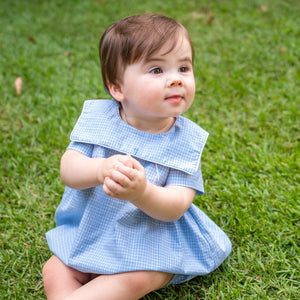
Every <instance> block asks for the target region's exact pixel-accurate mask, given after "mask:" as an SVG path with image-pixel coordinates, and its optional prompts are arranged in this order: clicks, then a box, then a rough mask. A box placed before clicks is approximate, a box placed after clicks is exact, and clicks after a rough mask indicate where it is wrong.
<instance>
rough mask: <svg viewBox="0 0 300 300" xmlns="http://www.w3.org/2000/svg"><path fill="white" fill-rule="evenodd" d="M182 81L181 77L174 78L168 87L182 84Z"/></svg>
mask: <svg viewBox="0 0 300 300" xmlns="http://www.w3.org/2000/svg"><path fill="white" fill-rule="evenodd" d="M182 85H183V84H182V81H181V80H180V79H173V80H171V81H170V82H169V84H168V87H173V86H182Z"/></svg>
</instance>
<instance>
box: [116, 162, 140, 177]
mask: <svg viewBox="0 0 300 300" xmlns="http://www.w3.org/2000/svg"><path fill="white" fill-rule="evenodd" d="M116 170H118V171H119V172H120V173H122V174H123V175H124V176H126V177H127V178H128V179H129V180H130V181H133V180H134V179H135V177H136V175H137V174H136V173H137V170H136V169H133V168H128V167H126V166H125V165H123V164H120V165H118V166H117V168H116Z"/></svg>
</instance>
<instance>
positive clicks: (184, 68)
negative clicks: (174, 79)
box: [178, 67, 190, 73]
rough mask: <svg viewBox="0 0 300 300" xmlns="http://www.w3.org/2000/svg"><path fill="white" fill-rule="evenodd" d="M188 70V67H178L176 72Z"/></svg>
mask: <svg viewBox="0 0 300 300" xmlns="http://www.w3.org/2000/svg"><path fill="white" fill-rule="evenodd" d="M189 70H190V68H189V67H180V68H179V69H178V72H183V73H184V72H188V71H189Z"/></svg>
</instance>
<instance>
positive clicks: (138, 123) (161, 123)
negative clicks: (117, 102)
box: [120, 108, 176, 134]
mask: <svg viewBox="0 0 300 300" xmlns="http://www.w3.org/2000/svg"><path fill="white" fill-rule="evenodd" d="M120 117H121V119H122V120H123V121H124V122H125V123H127V124H128V125H130V126H132V127H134V128H136V129H138V130H140V131H144V132H147V133H151V134H158V133H165V132H168V131H169V130H170V129H171V128H172V126H173V124H174V123H175V121H176V118H175V117H168V118H164V119H159V118H158V119H156V120H154V119H151V120H146V119H144V120H141V119H138V118H134V117H129V116H127V115H126V113H125V111H124V109H123V108H120Z"/></svg>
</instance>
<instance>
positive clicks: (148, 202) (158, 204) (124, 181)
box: [103, 157, 195, 222]
mask: <svg viewBox="0 0 300 300" xmlns="http://www.w3.org/2000/svg"><path fill="white" fill-rule="evenodd" d="M127 158H128V157H127ZM130 158H131V157H130ZM122 159H124V157H123V158H122ZM122 159H121V160H122ZM131 160H132V164H133V166H132V167H128V166H126V165H125V164H124V163H121V164H118V165H117V166H116V167H115V168H114V170H113V171H112V172H111V174H110V175H109V176H107V177H106V178H105V180H104V185H103V190H104V192H105V193H106V194H108V195H109V196H111V197H115V198H119V199H122V200H129V201H130V202H131V203H132V204H134V205H135V206H137V207H138V208H140V209H141V210H142V211H144V212H145V213H146V214H147V215H149V216H151V217H153V218H155V219H158V220H161V221H166V222H172V221H176V220H178V219H179V218H180V217H181V216H182V215H183V214H184V213H185V211H186V210H187V209H188V208H189V206H190V205H191V203H192V202H193V199H194V196H195V190H193V189H191V188H188V187H183V186H165V187H159V186H156V185H154V184H152V183H150V182H149V181H147V179H146V175H145V170H144V168H143V167H142V165H141V164H140V163H139V162H138V161H137V160H135V159H133V158H131Z"/></svg>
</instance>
